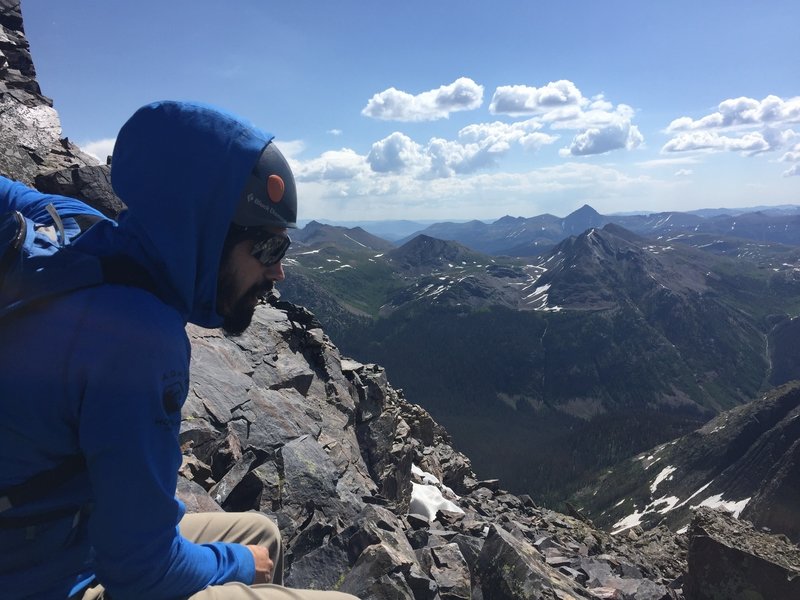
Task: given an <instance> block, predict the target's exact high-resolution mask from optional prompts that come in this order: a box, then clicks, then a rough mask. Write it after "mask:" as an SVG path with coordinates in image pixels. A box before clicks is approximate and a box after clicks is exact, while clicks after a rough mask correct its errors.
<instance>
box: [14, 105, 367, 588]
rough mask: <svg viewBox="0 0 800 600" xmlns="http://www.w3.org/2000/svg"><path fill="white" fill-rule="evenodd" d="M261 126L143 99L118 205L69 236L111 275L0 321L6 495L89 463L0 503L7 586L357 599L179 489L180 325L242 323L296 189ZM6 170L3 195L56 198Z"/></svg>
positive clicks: (275, 262) (116, 171)
mask: <svg viewBox="0 0 800 600" xmlns="http://www.w3.org/2000/svg"><path fill="white" fill-rule="evenodd" d="M271 140H272V137H271V136H269V135H267V134H264V133H262V132H261V131H259V130H257V129H256V128H254V127H252V126H251V125H249V124H247V123H245V122H243V121H242V120H240V119H238V118H237V117H234V116H233V115H230V114H227V113H224V112H222V111H219V110H217V109H214V108H211V107H208V106H205V105H200V104H192V103H178V102H161V103H156V104H152V105H148V106H145V107H143V108H142V109H140V110H139V111H137V112H136V114H134V115H133V117H131V119H130V120H129V121H128V122H127V123H126V124H125V125H124V126H123V128H122V130H121V131H120V134H119V136H118V138H117V142H116V146H115V149H114V156H113V161H112V175H111V179H112V185H113V187H114V190H115V192H116V193H117V195H118V196H119V197H120V198H121V199H122V200H123V201H124V202H125V203H126V204H127V206H128V210H127V211H125V212H123V213H122V215H121V216H120V218H119V221H118V223H115V222H113V221H110V220H101V221H100V222H98V223H96V224H95V225H94V226H92V227H91V228H90V229H88V230H87V231H85V232H84V233H83V234H82V235H81V236H80V237H78V238H77V240H75V242H74V247H75V248H76V249H79V250H81V251H83V252H85V253H88V254H91V255H93V256H97V257H100V258H102V259H103V261H105V264H108V265H112V273H111V275H110V276H109V278H108V279H106V281H107V282H108V281H115V282H116V283H104V284H103V285H99V286H94V287H89V288H85V289H81V290H77V291H73V292H71V293H68V294H65V295H62V296H59V297H57V298H54V299H51V300H49V301H47V302H46V303H44V304H43V305H40V306H34V307H32V308H29V309H27V310H25V311H23V312H21V313H20V314H13V315H12V316H11V317H10V318H5V319H3V320H2V321H0V510H2V509H3V508H8V503H7V504H6V506H3V502H4V500H3V490H6V491H7V490H8V489H9V488H12V489H13V488H14V486H19V484H21V483H23V482H26V481H30V479H31V478H32V477H34V476H36V475H37V474H40V473H43V472H48V471H49V470H51V469H58V467H59V465H61V464H64V463H65V461H68V460H74V458H75V457H78V459H79V461H80V462H81V464H85V467H84V468H80V469H78V470H77V472H76V473H75V474H74V475H72V476H70V477H69V478H68V479H67V480H66V481H65V482H64V483H63V485H57V486H55V489H53V490H52V492H51V493H49V494H47V495H45V496H44V497H38V498H34V499H32V500H31V501H30V502H28V503H23V504H22V505H21V506H14V507H12V508H11V509H9V510H2V512H0V590H1V591H0V595H2V597H3V598H25V597H31V598H68V597H71V598H82V599H84V600H89V599H94V598H102V597H109V596H110V595H112V596H113V598H114V599H115V600H120V599H125V598H137V599H145V598H146V599H155V598H185V597H191V598H196V599H211V598H274V599H276V600H280V599H283V598H290V597H291V598H308V599H316V598H317V596H320V598H319V600H322V598H321V596H322V595H325V596H326V598H327V597H330V598H331V600H332V598H333V597H334V596H335V597H337V599H338V600H343V599H345V598H350V599H351V600H352V597H348V596H346V595H343V594H338V593H337V592H314V591H297V590H289V589H286V588H283V587H279V586H278V585H275V584H280V583H281V577H282V573H281V569H282V558H281V554H280V538H279V534H278V532H277V529H276V527H275V526H274V524H272V522H271V521H269V520H268V519H267V518H266V517H264V516H263V515H260V514H257V513H246V514H243V515H241V514H240V515H236V514H227V513H213V514H211V515H188V516H186V517H184V518H183V519H182V517H183V513H184V507H183V505H182V504H180V503H179V502H178V501H177V500H175V498H174V495H175V488H176V481H177V470H178V467H179V466H180V463H181V453H180V448H179V444H178V433H179V427H180V408H181V405H182V404H183V401H184V400H185V397H186V394H187V391H188V382H189V357H190V345H189V342H188V338H187V336H186V333H185V330H184V327H185V325H186V323H187V322H191V323H195V324H197V325H200V326H202V327H209V328H210V327H219V326H224V327H225V328H226V329H227V330H228V331H229V332H231V333H234V334H235V333H240V332H241V331H243V330H244V329H245V328H246V327H247V325H248V324H249V323H250V319H251V317H252V315H253V311H254V309H255V306H256V304H257V302H258V299H259V298H260V297H261V296H262V295H263V294H264V293H266V292H267V291H268V290H269V289H271V287H272V285H273V283H274V282H276V281H281V280H282V279H283V278H284V273H283V268H282V266H281V259H282V258H283V255H284V254H285V252H286V249H287V248H288V246H289V243H290V241H289V238H288V236H287V235H286V230H287V228H291V227H296V223H295V220H296V192H295V184H294V179H293V176H292V173H291V170H290V168H289V166H288V164H287V163H286V161H285V159H284V158H283V156H282V155H281V153H280V152H279V151H278V150H277V149H276V148H275V145H274V144H273V143H272V141H271ZM0 183H4V185H0V206H3V205H4V203H3V200H5V210H8V209H9V206H10V207H12V208H13V207H19V208H24V207H23V206H22V205H23V204H25V203H26V202H28V203H31V202H32V203H37V202H38V203H42V202H47V201H48V200H50V199H51V198H52V197H47V196H44V195H41V194H38V193H37V192H33V191H31V190H28V189H27V188H24V187H23V186H20V185H19V184H12V183H11V182H8V180H5V182H2V181H0ZM3 195H5V198H3V197H2V196H3ZM62 200H63V198H62ZM178 525H179V529H178V527H177V526H178ZM268 582H271V584H268Z"/></svg>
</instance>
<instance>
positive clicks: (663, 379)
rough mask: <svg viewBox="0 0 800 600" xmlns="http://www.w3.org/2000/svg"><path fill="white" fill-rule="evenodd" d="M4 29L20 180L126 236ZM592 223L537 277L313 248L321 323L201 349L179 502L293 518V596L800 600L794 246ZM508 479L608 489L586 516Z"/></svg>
mask: <svg viewBox="0 0 800 600" xmlns="http://www.w3.org/2000/svg"><path fill="white" fill-rule="evenodd" d="M0 26H2V29H0V144H1V145H2V147H3V149H4V152H3V153H0V173H2V174H3V175H7V176H10V177H13V178H16V179H19V180H22V181H25V182H27V183H34V184H35V185H36V187H37V188H39V189H40V190H42V191H46V192H50V193H66V194H69V195H74V196H76V197H80V198H83V199H85V200H86V201H87V202H90V203H91V204H93V205H94V206H96V207H98V208H100V209H101V210H103V211H104V212H105V213H106V214H108V215H109V216H116V215H117V214H118V213H119V211H120V210H121V209H123V208H124V205H123V204H122V203H121V201H120V200H119V199H118V198H116V196H114V194H113V192H112V191H111V188H110V184H109V167H108V165H102V166H100V165H93V164H92V163H93V161H92V160H91V159H89V157H87V156H85V155H83V154H82V153H81V152H80V150H79V149H78V148H77V147H75V146H74V145H73V144H71V143H69V142H68V141H67V140H65V139H61V138H60V137H59V133H58V132H59V131H60V125H59V123H58V115H57V114H56V113H55V111H54V110H52V102H51V101H50V100H49V99H47V98H45V97H44V96H42V95H41V93H40V90H39V86H38V83H37V82H36V80H35V71H34V69H33V64H32V61H31V57H30V53H29V52H28V45H27V41H26V40H25V36H24V32H23V31H22V17H21V12H20V6H19V2H18V1H17V0H0ZM36 116H38V118H32V117H36ZM43 123H44V125H46V127H45V128H44V130H41V131H40V130H39V128H40V127H41V126H42V124H43ZM782 212H784V213H785V216H790V215H791V213H792V211H791V210H786V211H782ZM767 213H768V211H764V215H765V216H767V217H772V216H774V215H771V214H767ZM581 214H582V216H583V217H586V218H587V219H589V220H592V219H596V217H595V215H594V214H593V211H591V210H586V209H584V210H583V211H582V213H581ZM700 216H704V217H707V218H714V217H718V216H719V215H718V214H717V212H716V211H710V212H709V213H708V214H706V215H700ZM670 220H673V221H677V220H678V219H677V218H675V219H670ZM511 221H513V219H511ZM578 221H579V220H578V219H575V223H576V224H575V226H574V227H575V228H574V229H572V230H571V231H573V235H572V236H571V237H566V238H564V237H561V238H558V239H556V238H557V237H558V236H555V237H554V238H553V240H554V242H553V247H552V248H550V249H549V250H546V251H544V252H540V253H538V254H531V255H530V256H528V257H527V258H526V257H525V256H522V257H502V256H499V255H497V256H496V255H489V254H487V253H485V252H481V251H479V249H476V248H475V247H474V246H472V247H470V246H469V245H468V244H460V243H454V242H452V241H447V240H442V239H437V238H434V237H432V236H428V235H422V236H415V237H414V238H413V239H411V240H409V241H408V243H406V244H403V245H402V246H401V247H393V245H392V244H388V245H387V243H386V242H385V241H383V240H381V239H378V238H376V236H375V235H374V231H372V230H370V228H369V227H365V228H363V229H361V230H358V228H357V227H353V228H342V227H331V228H329V226H323V225H321V224H318V223H317V224H313V225H312V226H310V227H306V228H305V229H304V230H302V231H299V232H297V235H295V236H294V237H295V239H296V242H297V243H296V245H295V248H293V250H292V253H291V255H290V257H289V258H288V259H287V263H289V266H290V269H289V273H290V278H289V279H288V280H287V282H286V285H282V286H281V290H282V292H283V293H284V296H285V297H289V298H293V299H295V300H297V299H299V298H305V299H307V300H308V302H307V304H313V305H314V309H315V311H316V312H317V314H318V316H319V320H318V319H317V318H316V317H314V315H312V314H310V313H309V311H308V310H307V309H305V308H302V307H299V306H295V305H293V304H290V303H288V302H283V301H280V300H278V299H276V298H274V297H273V298H271V299H270V302H269V306H259V307H258V308H257V310H256V315H255V318H254V324H253V326H252V327H251V329H250V330H249V331H248V332H246V333H245V334H244V335H243V336H240V337H238V338H232V339H229V338H227V337H226V336H224V335H223V334H222V332H220V331H209V330H204V329H199V328H195V327H192V326H190V327H188V328H187V334H188V336H189V339H190V341H191V344H192V369H191V384H190V385H191V391H190V394H189V397H188V399H187V402H186V406H185V407H184V411H183V415H182V424H181V443H182V450H183V454H184V460H183V465H182V467H181V471H180V477H179V485H178V496H179V497H180V498H181V499H182V500H183V501H184V502H185V504H186V506H187V508H188V509H189V511H190V512H195V511H209V510H211V511H214V510H223V509H224V510H258V511H261V512H264V513H266V514H269V515H271V516H272V517H273V518H274V519H275V520H276V521H277V522H278V523H279V525H280V527H281V530H282V533H283V539H284V542H285V546H286V570H287V573H286V575H287V582H288V583H289V584H290V585H293V586H297V587H310V588H315V589H322V588H326V589H339V590H341V591H347V592H350V593H353V594H355V595H357V596H358V597H360V598H362V599H364V600H372V599H375V600H385V599H386V598H396V599H398V600H436V599H437V598H443V599H452V600H455V599H463V600H468V599H469V598H485V599H486V600H490V599H503V600H505V599H509V600H510V599H517V598H533V597H536V598H548V599H556V598H558V599H562V600H563V599H565V598H625V599H629V600H656V599H658V600H664V599H667V598H668V599H670V600H683V599H684V598H692V599H695V600H696V599H699V598H719V597H725V598H734V597H752V598H759V597H761V598H797V597H800V550H798V548H797V547H796V546H794V545H793V544H792V543H790V541H789V538H791V541H792V542H797V541H798V540H800V537H798V535H800V534H798V531H800V525H798V510H797V506H796V498H797V496H798V491H800V484H798V481H800V477H798V468H797V465H798V444H800V442H798V439H799V437H800V433H799V432H798V430H797V427H798V425H797V424H798V422H800V420H798V418H797V417H798V414H797V411H798V398H800V394H798V386H797V384H796V383H794V384H787V385H785V386H783V387H780V388H778V389H774V390H771V391H766V390H770V388H771V386H776V385H781V384H782V383H783V382H784V381H788V380H789V379H797V378H798V377H799V376H800V350H798V348H800V345H798V344H797V343H796V340H797V337H798V334H800V319H798V318H796V317H795V318H793V315H796V314H797V299H798V297H799V296H798V294H797V292H798V289H797V287H798V283H797V279H798V276H797V268H798V264H799V263H798V255H797V247H796V245H795V246H792V245H780V244H776V243H774V242H768V243H767V242H757V241H754V240H752V239H746V236H742V237H738V238H733V237H730V236H729V235H722V234H717V233H700V232H688V233H686V234H685V235H683V234H679V235H676V236H675V237H674V239H673V238H669V237H663V236H662V237H661V239H659V238H658V237H656V238H650V239H648V238H645V237H642V236H641V235H638V234H637V233H636V232H634V231H631V229H635V227H632V226H631V227H629V228H628V229H625V228H621V226H619V225H616V226H614V225H613V224H612V223H603V222H602V219H601V221H600V222H598V223H595V224H592V225H590V226H589V227H588V229H584V230H581V226H580V223H579V222H578ZM667 222H669V220H668V221H667ZM509 224H510V223H509ZM310 225H311V224H310ZM787 225H788V222H787ZM412 226H413V225H412ZM564 227H565V228H566V225H565V226H564ZM737 227H738V226H737ZM779 228H780V227H778V229H779ZM773 229H774V228H773ZM367 230H369V231H371V234H370V233H367ZM565 230H566V229H565ZM739 231H741V228H740V229H739ZM767 231H770V229H769V228H767ZM786 231H788V229H786ZM638 233H642V232H638ZM645 233H646V232H645ZM737 235H738V234H737ZM703 236H705V237H703ZM787 241H788V242H790V243H791V244H796V242H795V241H793V240H792V238H791V237H789V238H787ZM690 246H696V248H691V247H690ZM320 320H322V321H325V322H326V329H325V331H323V330H322V329H321V328H320ZM328 324H330V325H328ZM328 331H334V332H335V333H334V335H335V337H336V338H341V339H345V340H347V343H349V344H351V345H352V346H353V348H354V349H355V352H354V354H359V355H362V354H363V355H368V354H371V353H373V352H374V353H375V356H378V355H382V356H386V357H387V358H390V359H391V360H392V363H393V367H392V369H393V370H392V371H391V373H392V375H391V377H392V380H393V381H398V379H400V378H399V377H397V376H396V375H397V374H401V375H402V377H401V378H402V379H403V383H402V385H403V386H404V387H405V388H406V393H405V394H404V392H403V391H402V390H400V389H397V388H394V387H393V386H392V385H390V384H389V379H388V373H387V372H386V371H385V370H384V369H383V368H381V367H379V366H377V365H375V364H371V363H372V360H373V359H370V363H369V364H362V363H361V362H358V361H354V360H352V359H349V358H346V357H345V356H343V355H342V354H341V353H340V351H339V349H338V348H336V346H334V345H333V343H332V342H331V340H330V339H329V337H328V335H326V332H328ZM370 335H373V336H374V337H372V338H370ZM395 370H396V372H395ZM406 396H407V397H408V398H409V399H410V400H414V401H417V402H419V401H424V402H426V403H429V404H430V405H431V406H433V407H434V408H436V409H437V410H438V411H439V412H441V414H442V416H443V417H446V419H447V421H448V422H452V423H453V424H454V426H455V430H457V431H458V436H457V437H458V438H459V439H458V440H457V442H458V445H459V446H462V447H463V446H464V445H465V444H467V443H469V444H471V445H472V447H473V448H474V449H475V451H476V457H477V458H476V460H475V461H474V462H475V464H476V465H477V464H478V463H480V471H481V475H482V476H483V477H486V476H487V475H488V476H489V477H491V478H490V479H484V480H481V477H480V476H479V475H478V474H476V473H475V472H474V471H473V470H472V465H471V461H470V459H468V458H467V457H466V456H465V455H463V454H461V453H460V452H458V451H457V450H456V449H455V448H454V447H453V445H452V441H451V437H450V434H449V433H448V431H447V430H446V429H445V428H444V427H442V426H441V425H440V424H439V423H437V422H436V421H435V420H434V419H433V418H431V415H430V414H429V413H428V412H426V411H425V410H424V409H423V408H422V407H420V406H419V405H416V404H413V403H411V402H409V401H408V400H406ZM729 406H732V408H727V407H729ZM719 411H722V412H719ZM715 413H718V414H717V416H716V417H713V420H711V421H710V422H708V421H707V419H709V418H711V417H712V416H713V415H714V414H715ZM654 444H657V445H655V446H654ZM637 449H638V450H637ZM642 449H643V450H644V451H641V452H640V451H639V450H642ZM620 457H622V458H623V460H622V461H621V462H620V461H619V458H620ZM550 463H552V464H550ZM601 465H605V466H601ZM515 467H518V470H517V472H515V470H514V469H515ZM598 468H600V469H601V474H602V475H603V476H602V477H600V478H599V479H598V478H594V477H592V476H591V473H593V472H597V469H598ZM560 470H564V473H565V474H566V477H567V479H569V478H570V477H573V476H574V477H575V479H576V481H567V482H565V481H564V474H562V473H559V471H560ZM501 471H502V474H503V479H502V480H500V481H498V480H497V479H495V478H494V477H496V475H498V474H500V472H501ZM121 476H123V477H124V473H121ZM515 477H516V479H515ZM526 478H527V479H526ZM501 481H502V483H503V487H501ZM509 483H513V484H514V485H516V486H517V487H520V488H523V487H531V489H535V490H536V493H537V495H538V496H539V497H544V498H546V499H548V502H550V503H556V502H558V501H559V500H563V499H564V498H565V497H566V496H565V495H561V494H560V493H559V492H558V491H557V490H559V489H560V490H562V491H563V490H567V489H570V488H574V487H575V486H576V485H577V484H580V485H581V486H583V484H585V486H584V487H582V488H581V489H580V490H577V492H576V493H575V494H574V495H573V496H572V497H571V498H570V503H565V504H564V506H565V509H566V510H567V511H568V512H569V513H570V515H571V516H567V515H565V514H560V513H558V512H555V511H552V510H548V509H546V508H543V507H541V506H537V504H536V502H534V500H533V499H532V498H531V497H530V496H529V495H526V494H522V495H515V494H513V493H509V491H506V490H505V489H504V487H505V486H506V485H508V484H509ZM711 506H713V507H717V508H723V509H726V510H728V511H729V512H733V513H735V514H738V515H739V516H740V517H741V520H740V519H733V518H731V517H729V516H726V515H725V514H724V513H722V512H719V511H718V510H714V511H709V510H708V508H707V507H711ZM689 510H692V511H693V512H694V516H693V517H692V520H691V523H690V525H689V527H688V529H687V528H686V523H687V521H688V519H689V513H688V511H689ZM589 517H591V519H594V520H595V521H596V522H597V523H601V524H603V525H604V526H606V527H607V528H609V529H612V530H614V531H615V532H616V533H615V534H614V535H609V534H608V533H607V532H604V531H602V530H600V529H598V528H597V527H595V526H593V525H592V523H591V522H590V519H589ZM744 519H750V520H752V521H753V522H754V523H756V524H757V526H758V527H759V528H761V530H758V531H757V530H755V529H754V527H753V526H751V525H749V524H748V523H747V522H746V521H745V520H744ZM666 524H669V526H670V527H672V528H673V529H679V531H680V533H675V532H673V531H670V530H669V529H668V528H667V527H666ZM766 528H769V529H771V530H772V531H774V532H780V534H781V535H769V534H768V533H766V532H765V530H766ZM684 531H685V533H684ZM720 594H722V596H720Z"/></svg>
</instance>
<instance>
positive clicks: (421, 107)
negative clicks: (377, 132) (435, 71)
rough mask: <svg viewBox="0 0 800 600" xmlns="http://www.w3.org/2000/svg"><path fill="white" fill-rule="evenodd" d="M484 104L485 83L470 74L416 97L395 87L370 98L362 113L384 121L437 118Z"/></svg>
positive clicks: (443, 117)
mask: <svg viewBox="0 0 800 600" xmlns="http://www.w3.org/2000/svg"><path fill="white" fill-rule="evenodd" d="M481 104H483V86H482V85H478V84H477V83H475V82H474V81H473V80H472V79H470V78H469V77H460V78H458V79H456V80H455V81H454V82H453V83H451V84H449V85H443V86H441V87H439V88H437V89H435V90H429V91H427V92H422V93H421V94H417V95H416V96H415V95H413V94H409V93H408V92H404V91H401V90H398V89H396V88H394V87H391V88H389V89H387V90H384V91H382V92H379V93H377V94H375V95H374V96H373V97H372V98H370V100H369V102H367V105H366V106H365V107H364V109H363V110H362V111H361V114H362V115H364V116H367V117H372V118H373V119H381V120H383V121H434V120H437V119H446V118H448V117H449V116H450V113H452V112H456V111H463V110H474V109H476V108H478V107H480V105H481Z"/></svg>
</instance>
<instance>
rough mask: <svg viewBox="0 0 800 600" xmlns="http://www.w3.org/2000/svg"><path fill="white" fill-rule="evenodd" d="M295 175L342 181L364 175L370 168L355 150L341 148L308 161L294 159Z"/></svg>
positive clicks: (311, 178)
mask: <svg viewBox="0 0 800 600" xmlns="http://www.w3.org/2000/svg"><path fill="white" fill-rule="evenodd" d="M293 166H294V167H295V173H294V174H295V177H297V179H299V180H300V181H343V180H349V179H355V178H358V177H364V176H366V175H368V173H369V171H370V168H369V165H368V164H367V161H366V159H365V158H364V157H363V156H361V155H359V154H358V153H357V152H356V151H355V150H351V149H350V148H342V149H341V150H329V151H328V152H323V153H322V154H321V155H320V156H319V157H318V158H314V159H312V160H309V161H296V162H295V164H294V165H293Z"/></svg>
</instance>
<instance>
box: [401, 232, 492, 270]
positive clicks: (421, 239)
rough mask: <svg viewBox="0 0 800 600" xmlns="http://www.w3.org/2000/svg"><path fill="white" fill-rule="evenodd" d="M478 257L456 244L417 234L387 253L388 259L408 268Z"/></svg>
mask: <svg viewBox="0 0 800 600" xmlns="http://www.w3.org/2000/svg"><path fill="white" fill-rule="evenodd" d="M475 256H478V254H477V253H475V252H473V251H472V250H470V249H469V248H467V247H466V246H464V245H462V244H459V243H458V242H453V241H447V240H440V239H439V238H434V237H431V236H429V235H425V234H419V235H418V236H416V237H415V238H413V239H412V240H410V241H408V242H406V243H405V244H403V245H402V246H401V247H400V248H396V249H395V250H392V251H391V252H390V253H389V257H390V258H392V259H393V260H396V261H398V262H400V263H404V264H406V265H407V266H410V267H421V266H429V265H433V264H439V263H442V262H445V261H450V262H453V261H462V260H466V259H467V258H470V259H472V258H473V257H475Z"/></svg>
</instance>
